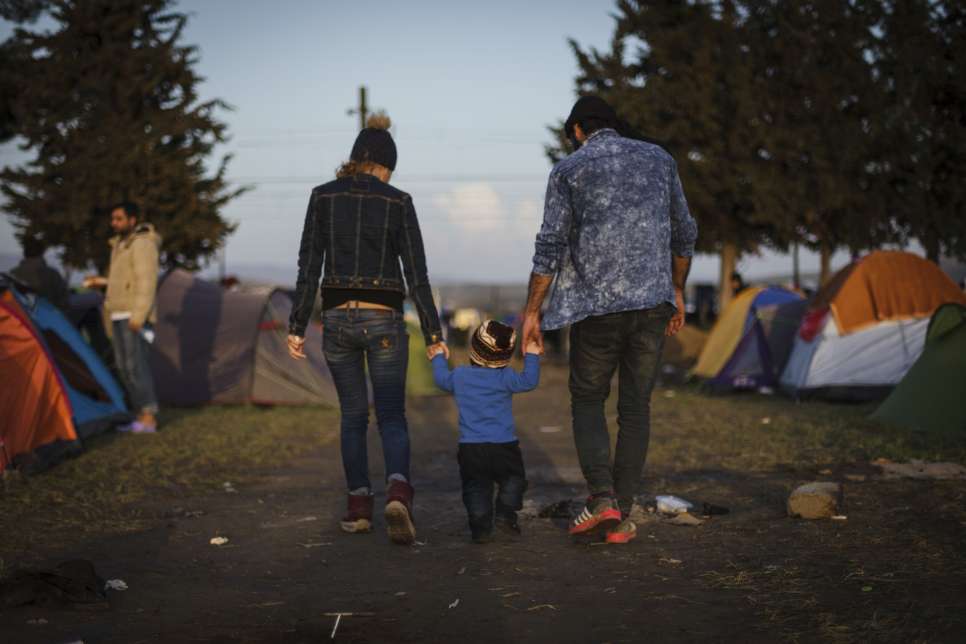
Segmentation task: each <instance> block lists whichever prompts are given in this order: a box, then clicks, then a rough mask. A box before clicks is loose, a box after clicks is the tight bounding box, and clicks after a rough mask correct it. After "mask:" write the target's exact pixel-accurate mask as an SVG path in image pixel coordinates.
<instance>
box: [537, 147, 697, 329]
mask: <svg viewBox="0 0 966 644" xmlns="http://www.w3.org/2000/svg"><path fill="white" fill-rule="evenodd" d="M697 236H698V226H697V224H696V223H695V221H694V219H693V218H692V217H691V213H690V212H688V203H687V201H686V200H685V198H684V190H683V189H682V188H681V179H680V177H679V176H678V170H677V164H675V162H674V159H673V158H672V157H671V155H670V154H668V153H667V152H666V151H664V149H662V148H660V147H658V146H656V145H652V144H650V143H645V142H643V141H637V140H634V139H628V138H624V137H622V136H620V135H619V134H617V132H616V131H614V130H611V129H604V130H598V131H597V132H594V133H593V134H592V135H590V136H589V137H588V138H587V141H586V142H585V143H584V145H583V146H581V148H580V149H579V150H577V151H576V152H574V153H573V154H571V155H570V156H568V157H567V158H566V159H563V160H562V161H560V162H559V163H558V164H557V165H556V166H554V168H553V171H552V172H551V173H550V179H549V181H548V183H547V198H546V202H545V205H544V213H543V225H542V226H541V228H540V232H539V233H538V234H537V242H536V253H535V254H534V257H533V272H534V273H537V274H540V275H555V276H556V281H555V284H554V285H553V291H552V293H551V295H550V302H549V304H548V305H547V310H546V312H545V314H544V318H543V324H542V326H543V328H544V329H545V330H548V329H559V328H561V327H563V326H566V325H568V324H573V323H575V322H579V321H580V320H583V319H584V318H587V317H590V316H592V315H604V314H606V313H616V312H619V311H632V310H637V309H649V308H653V307H655V306H657V305H659V304H661V303H662V302H669V303H671V304H672V305H673V304H674V286H673V284H672V283H671V255H672V254H674V255H677V256H679V257H690V256H691V255H692V254H694V242H695V240H696V239H697Z"/></svg>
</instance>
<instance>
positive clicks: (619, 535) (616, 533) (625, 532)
mask: <svg viewBox="0 0 966 644" xmlns="http://www.w3.org/2000/svg"><path fill="white" fill-rule="evenodd" d="M636 536H637V525H636V524H635V523H634V522H633V521H631V520H630V519H624V520H623V521H621V522H620V523H618V524H617V527H615V528H614V529H612V530H608V531H607V537H606V538H605V540H606V541H607V543H627V542H628V541H630V540H631V539H633V538H634V537H636Z"/></svg>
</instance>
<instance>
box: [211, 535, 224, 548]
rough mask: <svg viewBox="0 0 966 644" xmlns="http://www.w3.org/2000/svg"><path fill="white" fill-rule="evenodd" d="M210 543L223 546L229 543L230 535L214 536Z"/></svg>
mask: <svg viewBox="0 0 966 644" xmlns="http://www.w3.org/2000/svg"><path fill="white" fill-rule="evenodd" d="M208 543H210V544H211V545H213V546H223V545H225V544H226V543H228V537H212V538H211V541H209V542H208Z"/></svg>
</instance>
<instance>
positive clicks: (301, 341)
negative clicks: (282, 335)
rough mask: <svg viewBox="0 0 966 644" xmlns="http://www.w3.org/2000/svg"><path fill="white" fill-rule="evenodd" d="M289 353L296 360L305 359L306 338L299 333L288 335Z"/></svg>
mask: <svg viewBox="0 0 966 644" xmlns="http://www.w3.org/2000/svg"><path fill="white" fill-rule="evenodd" d="M288 354H289V355H290V356H292V357H293V358H295V359H296V360H304V359H305V338H300V337H299V336H297V335H289V336H288Z"/></svg>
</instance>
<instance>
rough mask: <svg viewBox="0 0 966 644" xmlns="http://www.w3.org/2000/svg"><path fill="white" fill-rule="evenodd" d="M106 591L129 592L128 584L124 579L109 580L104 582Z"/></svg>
mask: <svg viewBox="0 0 966 644" xmlns="http://www.w3.org/2000/svg"><path fill="white" fill-rule="evenodd" d="M104 589H105V590H127V583H126V582H125V581H124V580H123V579H108V580H107V581H106V582H104Z"/></svg>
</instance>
